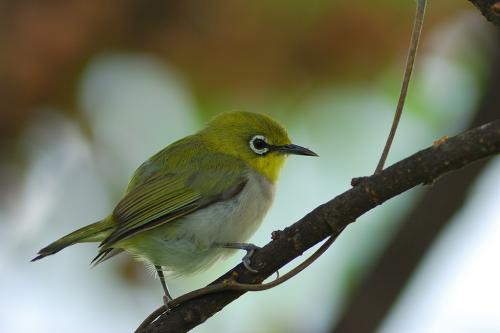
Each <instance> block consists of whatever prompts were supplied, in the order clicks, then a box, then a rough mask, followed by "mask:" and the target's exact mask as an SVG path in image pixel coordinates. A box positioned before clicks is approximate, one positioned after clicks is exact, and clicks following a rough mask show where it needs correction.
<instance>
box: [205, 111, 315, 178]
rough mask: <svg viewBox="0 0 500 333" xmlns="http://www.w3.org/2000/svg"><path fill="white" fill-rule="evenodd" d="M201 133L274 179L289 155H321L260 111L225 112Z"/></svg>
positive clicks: (212, 144)
mask: <svg viewBox="0 0 500 333" xmlns="http://www.w3.org/2000/svg"><path fill="white" fill-rule="evenodd" d="M200 134H201V135H203V137H204V139H205V141H206V142H207V143H209V144H210V145H211V146H212V147H214V149H216V150H217V151H219V152H221V153H225V154H229V155H232V156H235V157H237V158H239V159H241V160H243V161H245V162H246V163H247V164H249V165H250V166H251V167H252V168H254V169H255V170H256V171H257V172H259V173H261V174H263V175H264V176H266V177H267V178H268V179H269V180H270V181H272V182H275V181H276V180H277V178H278V175H279V172H280V170H281V167H282V166H283V163H284V162H285V157H286V156H287V155H305V156H318V155H317V154H316V153H314V152H312V151H311V150H309V149H307V148H304V147H301V146H297V145H294V144H292V142H291V140H290V138H289V137H288V134H287V131H286V129H285V128H284V127H283V126H281V125H280V124H279V123H277V122H276V121H274V120H273V119H271V118H270V117H269V116H266V115H264V114H259V113H251V112H240V111H238V112H226V113H222V114H220V115H218V116H217V117H215V118H214V119H213V120H212V121H211V122H210V123H208V125H207V127H206V128H205V129H204V130H203V131H202V132H201V133H200Z"/></svg>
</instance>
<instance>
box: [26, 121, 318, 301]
mask: <svg viewBox="0 0 500 333" xmlns="http://www.w3.org/2000/svg"><path fill="white" fill-rule="evenodd" d="M290 154H295V155H308V156H317V155H316V154H315V153H314V152H312V151H310V150H309V149H307V148H303V147H300V146H297V145H294V144H292V143H291V141H290V139H289V138H288V134H287V132H286V130H285V128H284V127H283V126H281V125H280V124H278V123H277V122H276V121H274V120H272V119H271V118H270V117H268V116H266V115H263V114H257V113H250V112H227V113H223V114H220V115H219V116H217V117H215V118H214V119H213V120H212V121H211V122H209V123H208V125H207V126H206V127H205V128H204V129H203V130H201V131H199V132H198V133H196V134H194V135H190V136H187V137H185V138H183V139H181V140H179V141H177V142H174V143H172V144H171V145H169V146H167V147H166V148H164V149H163V150H161V151H160V152H158V153H157V154H156V155H154V156H152V157H151V158H149V159H148V160H147V161H146V162H144V163H143V164H142V165H141V166H140V167H139V168H138V169H137V170H136V171H135V173H134V175H133V177H132V179H131V180H130V183H129V185H128V188H127V190H126V191H125V194H124V196H123V198H122V199H121V200H120V202H119V203H118V204H117V205H116V207H115V208H114V210H113V212H112V213H111V214H110V215H109V216H107V217H106V218H104V219H103V220H101V221H99V222H96V223H93V224H90V225H88V226H85V227H83V228H81V229H78V230H76V231H74V232H72V233H70V234H69V235H67V236H64V237H62V238H60V239H59V240H56V241H55V242H53V243H52V244H50V245H48V246H47V247H45V248H43V249H41V250H40V251H39V252H38V256H37V257H36V258H34V259H33V260H32V261H35V260H38V259H41V258H43V257H45V256H48V255H51V254H54V253H57V252H59V251H60V250H62V249H64V248H65V247H67V246H69V245H73V244H76V243H83V242H100V245H99V253H98V255H97V256H96V257H95V258H94V260H93V262H94V263H95V264H98V263H101V262H103V261H104V260H106V259H108V258H110V257H112V256H114V255H115V254H118V253H120V252H122V251H127V252H129V253H131V254H132V255H133V256H134V257H136V258H138V259H140V260H142V261H145V262H147V263H150V264H152V265H154V266H155V269H156V270H157V272H158V275H159V277H160V281H161V282H162V286H163V289H164V292H165V301H166V302H168V301H169V300H171V299H172V298H171V296H170V293H169V291H168V289H167V286H166V283H165V279H164V275H163V271H164V270H166V271H169V272H172V273H173V274H176V275H183V274H188V273H193V272H197V271H199V270H201V269H205V268H207V267H208V266H209V265H210V264H212V263H214V262H215V261H216V260H218V259H219V258H221V257H222V256H224V255H225V254H227V250H224V249H227V248H232V249H243V250H246V251H247V255H245V257H244V258H243V263H244V264H245V267H247V269H249V270H252V271H253V269H252V268H251V266H250V257H251V255H252V253H253V251H254V250H255V249H257V247H256V246H255V245H253V244H248V243H245V242H246V241H247V240H248V239H249V238H250V236H251V235H252V234H253V233H254V232H255V230H256V229H257V228H258V226H259V225H260V223H261V222H262V219H263V218H264V215H265V214H266V212H267V211H268V209H269V207H270V206H271V203H272V201H273V197H274V187H275V183H276V181H277V179H278V175H279V173H280V170H281V167H282V166H283V163H284V161H285V157H286V156H287V155H290Z"/></svg>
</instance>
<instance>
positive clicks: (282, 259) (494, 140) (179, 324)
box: [138, 120, 500, 333]
mask: <svg viewBox="0 0 500 333" xmlns="http://www.w3.org/2000/svg"><path fill="white" fill-rule="evenodd" d="M499 152H500V120H496V121H493V122H491V123H488V124H485V125H482V126H480V127H477V128H475V129H472V130H469V131H467V132H464V133H463V134H460V135H457V136H455V137H452V138H449V139H446V140H440V141H438V142H436V143H435V144H434V145H433V146H431V147H429V148H427V149H425V150H422V151H420V152H418V153H416V154H414V155H412V156H410V157H408V158H406V159H404V160H402V161H400V162H398V163H396V164H394V165H392V166H391V167H389V168H387V169H385V170H384V171H382V172H381V173H379V174H377V175H373V176H370V177H364V178H362V179H360V180H358V181H357V182H356V186H354V187H353V188H351V189H350V190H348V191H346V192H344V193H342V194H341V195H339V196H337V197H336V198H334V199H333V200H331V201H329V202H327V203H326V204H323V205H321V206H319V207H317V208H316V209H315V210H313V211H312V212H311V213H309V214H307V215H306V216H305V217H303V218H302V219H301V220H300V221H298V222H296V223H295V224H293V225H291V226H290V227H288V228H286V229H285V230H283V231H277V232H275V233H273V241H271V242H270V243H268V244H267V245H266V246H265V247H263V248H262V249H261V250H259V251H257V252H256V253H255V254H254V256H253V257H252V265H253V266H254V267H255V268H256V269H258V270H259V273H257V274H254V273H251V272H249V271H247V270H246V269H245V268H244V267H243V265H242V264H240V265H238V266H236V267H235V268H233V269H232V270H230V271H229V272H227V273H226V274H224V275H223V276H222V277H220V278H219V279H217V280H216V281H214V282H213V283H212V284H216V283H220V282H222V281H225V280H229V279H232V278H233V279H234V278H236V279H237V281H238V282H240V283H252V284H256V283H261V282H262V281H263V280H264V279H266V278H267V277H269V276H271V275H272V274H273V273H274V272H276V271H277V270H278V269H280V268H281V267H283V266H284V265H286V264H287V263H288V262H290V261H291V260H293V259H294V258H296V257H298V256H300V255H301V254H302V253H303V252H304V251H306V250H307V249H309V248H311V247H313V246H314V245H316V244H317V243H319V242H321V241H322V240H324V239H325V238H327V237H329V236H332V235H333V236H337V235H338V234H340V232H341V231H342V230H343V229H344V228H345V227H346V226H347V225H348V224H350V223H351V222H354V221H355V220H356V219H357V218H358V217H360V216H361V215H363V214H364V213H366V212H367V211H369V210H371V209H372V208H375V207H376V206H378V205H380V204H382V203H384V202H385V201H387V200H389V199H391V198H393V197H395V196H397V195H399V194H400V193H402V192H405V191H407V190H409V189H411V188H413V187H415V186H417V185H419V184H431V183H433V182H434V181H435V180H436V179H437V178H438V177H440V176H442V175H444V174H445V173H447V172H450V171H452V170H456V169H459V168H462V167H463V166H466V165H468V164H470V163H472V162H474V161H477V160H479V159H482V158H485V157H488V156H492V155H494V154H498V153H499ZM243 293H244V292H242V291H224V292H220V293H215V294H209V295H204V296H202V297H200V298H197V299H193V300H190V301H187V302H185V303H182V304H180V305H179V306H177V307H176V308H174V309H171V310H170V311H169V312H167V313H164V314H163V315H162V316H161V317H160V318H159V319H158V320H157V321H155V322H153V323H152V324H150V325H149V326H147V327H146V328H143V329H141V330H138V332H140V333H145V332H157V333H163V332H185V331H188V330H189V329H192V328H193V327H195V326H197V325H199V324H201V323H203V322H204V321H205V320H207V319H208V318H209V317H211V316H212V315H214V314H215V313H217V312H218V311H220V310H221V309H222V308H223V307H224V306H226V305H227V304H229V303H230V302H232V301H234V300H235V299H237V298H238V297H240V296H241V295H242V294H243Z"/></svg>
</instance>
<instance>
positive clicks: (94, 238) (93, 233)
mask: <svg viewBox="0 0 500 333" xmlns="http://www.w3.org/2000/svg"><path fill="white" fill-rule="evenodd" d="M110 231H111V226H110V224H109V223H108V219H104V220H102V221H99V222H96V223H92V224H89V225H88V226H85V227H83V228H80V229H78V230H76V231H73V232H72V233H70V234H68V235H66V236H64V237H62V238H59V239H58V240H56V241H55V242H53V243H51V244H49V245H48V246H46V247H44V248H43V249H41V250H40V251H38V255H37V256H36V257H35V258H33V259H32V260H31V261H36V260H39V259H42V258H44V257H46V256H49V255H51V254H55V253H57V252H59V251H61V250H62V249H64V248H65V247H68V246H70V245H73V244H76V243H84V242H98V241H102V240H103V239H104V238H106V237H107V236H108V235H109V232H110Z"/></svg>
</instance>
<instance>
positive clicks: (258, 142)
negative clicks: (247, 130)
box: [250, 135, 269, 155]
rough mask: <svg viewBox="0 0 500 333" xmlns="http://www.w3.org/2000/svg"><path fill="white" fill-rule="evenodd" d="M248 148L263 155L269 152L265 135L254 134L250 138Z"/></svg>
mask: <svg viewBox="0 0 500 333" xmlns="http://www.w3.org/2000/svg"><path fill="white" fill-rule="evenodd" d="M250 149H252V150H253V151H254V153H256V154H259V155H264V154H266V153H267V152H269V144H268V143H267V139H266V137H265V136H263V135H256V136H254V137H253V138H252V139H251V140H250Z"/></svg>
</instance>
